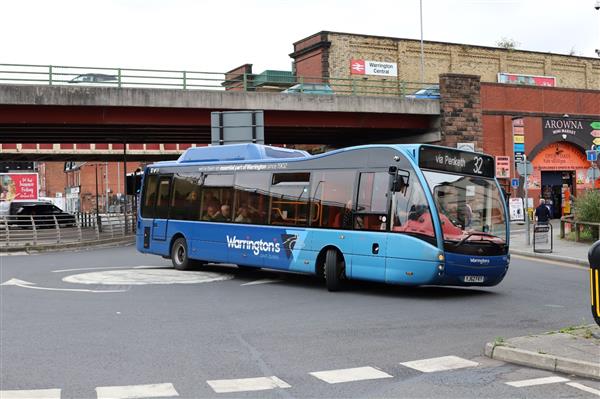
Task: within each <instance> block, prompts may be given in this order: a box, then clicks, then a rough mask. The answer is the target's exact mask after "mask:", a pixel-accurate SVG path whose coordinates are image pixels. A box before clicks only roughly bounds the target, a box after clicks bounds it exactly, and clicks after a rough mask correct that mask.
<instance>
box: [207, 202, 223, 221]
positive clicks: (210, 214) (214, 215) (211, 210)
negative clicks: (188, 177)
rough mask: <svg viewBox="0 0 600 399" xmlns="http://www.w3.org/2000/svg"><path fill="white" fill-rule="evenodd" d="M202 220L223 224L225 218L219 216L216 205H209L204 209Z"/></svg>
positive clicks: (217, 205) (218, 209) (218, 208)
mask: <svg viewBox="0 0 600 399" xmlns="http://www.w3.org/2000/svg"><path fill="white" fill-rule="evenodd" d="M202 220H204V221H209V222H223V221H225V218H224V217H223V215H221V212H220V207H219V204H218V203H209V204H208V206H207V207H206V213H205V214H204V216H202Z"/></svg>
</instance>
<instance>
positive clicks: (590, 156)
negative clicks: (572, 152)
mask: <svg viewBox="0 0 600 399" xmlns="http://www.w3.org/2000/svg"><path fill="white" fill-rule="evenodd" d="M585 155H586V156H587V160H588V161H590V162H596V161H597V160H598V151H596V150H588V151H586V152H585Z"/></svg>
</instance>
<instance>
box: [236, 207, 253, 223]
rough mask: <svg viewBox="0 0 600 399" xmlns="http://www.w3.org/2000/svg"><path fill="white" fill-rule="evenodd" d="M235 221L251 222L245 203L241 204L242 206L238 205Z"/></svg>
mask: <svg viewBox="0 0 600 399" xmlns="http://www.w3.org/2000/svg"><path fill="white" fill-rule="evenodd" d="M235 222H236V223H252V218H251V217H250V210H249V209H248V206H247V205H245V204H242V206H240V209H239V210H238V215H237V217H236V218H235Z"/></svg>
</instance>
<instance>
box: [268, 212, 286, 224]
mask: <svg viewBox="0 0 600 399" xmlns="http://www.w3.org/2000/svg"><path fill="white" fill-rule="evenodd" d="M283 222H284V219H283V216H282V215H281V211H280V210H279V209H273V210H272V211H271V223H275V224H282V223H283Z"/></svg>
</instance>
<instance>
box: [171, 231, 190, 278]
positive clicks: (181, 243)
mask: <svg viewBox="0 0 600 399" xmlns="http://www.w3.org/2000/svg"><path fill="white" fill-rule="evenodd" d="M171 261H172V262H173V267H175V269H177V270H189V269H190V268H191V267H192V261H191V260H190V258H188V247H187V242H186V241H185V238H183V237H179V238H178V239H176V240H175V242H174V243H173V247H171Z"/></svg>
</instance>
